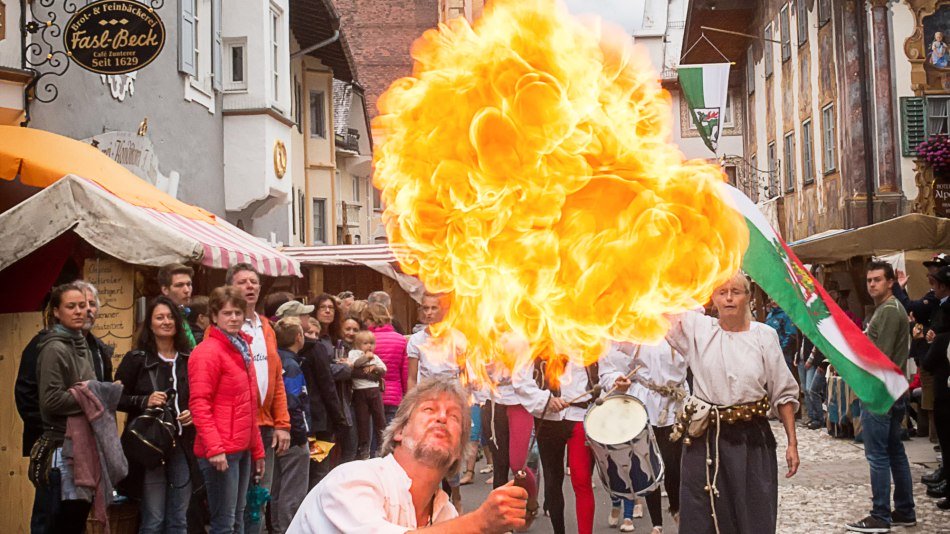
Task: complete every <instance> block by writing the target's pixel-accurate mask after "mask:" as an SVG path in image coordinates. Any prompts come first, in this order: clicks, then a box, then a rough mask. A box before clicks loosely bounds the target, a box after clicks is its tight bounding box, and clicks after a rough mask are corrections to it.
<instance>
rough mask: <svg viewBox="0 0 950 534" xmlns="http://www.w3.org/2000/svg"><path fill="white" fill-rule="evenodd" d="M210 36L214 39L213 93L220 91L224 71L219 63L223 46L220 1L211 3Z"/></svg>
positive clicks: (213, 0) (212, 58) (215, 0)
mask: <svg viewBox="0 0 950 534" xmlns="http://www.w3.org/2000/svg"><path fill="white" fill-rule="evenodd" d="M211 34H212V36H213V37H214V43H213V45H212V46H213V47H214V49H213V50H212V51H211V73H212V74H211V85H212V87H214V90H215V91H221V88H222V86H223V82H224V69H223V63H222V62H221V54H222V48H223V45H222V44H221V0H212V2H211Z"/></svg>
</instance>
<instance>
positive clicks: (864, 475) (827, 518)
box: [462, 421, 950, 534]
mask: <svg viewBox="0 0 950 534" xmlns="http://www.w3.org/2000/svg"><path fill="white" fill-rule="evenodd" d="M772 427H773V432H775V435H776V438H777V441H778V451H777V455H778V462H779V518H778V532H780V533H782V534H786V533H787V534H805V533H808V534H817V533H822V534H823V533H833V532H846V530H845V528H844V524H845V523H846V522H850V521H855V520H858V519H861V518H863V517H864V516H865V515H867V513H868V511H869V510H870V506H871V485H870V483H869V479H868V476H869V475H868V465H867V461H866V460H865V459H864V449H863V446H862V445H860V444H856V443H854V442H853V441H852V440H850V439H835V438H832V437H831V436H829V435H828V434H827V433H826V432H824V431H818V430H808V429H806V428H804V427H803V426H799V427H798V441H799V455H800V457H801V462H802V463H801V468H800V469H799V472H798V474H797V475H795V477H793V478H791V479H785V478H784V473H785V465H784V464H785V461H784V451H785V443H786V440H785V433H784V432H783V431H782V428H781V425H780V424H779V423H778V422H775V421H773V422H772ZM904 445H905V447H906V449H907V454H908V457H909V459H910V462H911V471H912V474H913V478H914V481H915V486H914V498H915V501H916V504H917V520H918V523H917V526H916V527H914V528H906V529H895V530H894V531H895V532H901V531H903V532H907V533H915V534H916V533H920V534H924V533H927V534H937V533H940V534H945V533H950V512H947V511H943V510H940V509H938V508H937V507H936V506H935V505H934V503H935V501H934V500H933V499H931V498H929V497H927V496H926V487H925V486H924V485H923V484H920V483H919V481H920V476H921V475H922V474H924V473H926V472H929V471H930V470H931V469H933V468H934V467H935V466H936V453H935V452H934V450H933V445H932V444H931V443H929V442H928V441H927V440H926V439H923V438H915V439H913V440H911V441H906V442H904ZM483 466H484V463H483V462H482V463H479V466H478V467H479V468H481V467H483ZM489 476H490V475H478V477H477V479H476V483H475V484H473V485H471V486H465V487H463V488H462V497H463V503H464V506H465V509H467V510H471V509H473V508H474V507H476V506H477V505H478V504H479V503H481V502H482V500H484V498H485V496H486V495H487V494H488V492H489V491H490V489H491V486H490V485H489V484H484V483H483V481H484V480H485V479H486V478H488V477H489ZM542 476H543V474H542ZM595 478H596V475H595ZM600 486H601V485H600V481H599V480H596V481H595V489H594V496H595V498H596V502H597V511H596V513H595V519H594V532H611V531H615V529H611V528H610V527H608V526H607V513H608V511H609V509H610V500H609V498H608V497H607V493H606V492H605V491H604V490H603V489H602V488H601V487H600ZM564 497H565V501H566V504H565V520H566V522H567V531H568V532H576V531H577V524H576V519H575V517H574V499H573V494H572V492H571V488H570V481H568V480H565V482H564ZM542 499H543V496H542ZM665 501H666V499H664V508H665V507H666V502H665ZM644 513H646V512H645V511H644ZM646 515H647V517H644V518H638V519H635V520H634V524H635V526H636V532H642V533H649V532H650V527H651V524H650V519H649V514H646ZM531 532H534V533H547V532H553V531H552V530H551V523H550V521H549V520H548V519H547V518H545V517H541V518H539V519H538V520H537V522H536V523H535V525H534V526H533V527H532V529H531ZM676 532H677V529H676V527H675V526H673V522H672V519H671V518H670V517H669V516H668V515H667V516H665V517H664V534H675V533H676ZM684 534H688V533H684ZM723 534H725V533H723Z"/></svg>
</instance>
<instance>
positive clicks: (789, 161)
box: [783, 131, 795, 193]
mask: <svg viewBox="0 0 950 534" xmlns="http://www.w3.org/2000/svg"><path fill="white" fill-rule="evenodd" d="M783 157H784V159H785V165H784V167H785V192H786V193H788V192H791V191H794V190H795V132H794V131H791V132H788V133H787V134H785V146H784V154H783Z"/></svg>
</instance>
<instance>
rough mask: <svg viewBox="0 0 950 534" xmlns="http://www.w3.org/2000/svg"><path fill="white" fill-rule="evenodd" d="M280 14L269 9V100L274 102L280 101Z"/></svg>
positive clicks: (272, 8) (274, 8)
mask: <svg viewBox="0 0 950 534" xmlns="http://www.w3.org/2000/svg"><path fill="white" fill-rule="evenodd" d="M280 26H281V20H280V12H279V11H278V10H277V8H276V7H274V6H271V8H270V53H271V60H270V67H271V98H272V100H273V101H274V102H279V101H280V59H281V58H280Z"/></svg>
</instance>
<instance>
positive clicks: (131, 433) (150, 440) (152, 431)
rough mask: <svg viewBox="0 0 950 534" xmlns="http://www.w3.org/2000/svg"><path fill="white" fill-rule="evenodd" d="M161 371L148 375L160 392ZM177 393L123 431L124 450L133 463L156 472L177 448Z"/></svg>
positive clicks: (132, 422)
mask: <svg viewBox="0 0 950 534" xmlns="http://www.w3.org/2000/svg"><path fill="white" fill-rule="evenodd" d="M156 372H157V369H154V368H153V369H149V371H148V376H149V379H150V380H151V381H152V388H153V390H154V391H158V387H157V386H156V383H155V373H156ZM173 399H174V393H173V392H172V393H169V395H168V399H166V401H165V404H164V405H163V406H150V407H148V408H146V409H145V411H144V412H143V413H142V414H141V415H139V416H138V417H136V418H135V419H133V420H131V421H129V422H128V423H127V424H126V425H125V430H123V431H122V438H121V441H122V450H123V451H124V452H125V457H126V458H128V460H129V461H130V462H135V463H137V464H139V465H141V466H142V467H145V468H146V469H154V468H156V467H159V466H161V465H164V464H165V461H166V460H167V459H168V457H169V456H170V455H171V452H172V450H174V448H175V433H176V431H177V429H178V427H177V425H176V423H175V414H174V412H173V411H172V408H171V405H172V401H173Z"/></svg>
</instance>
